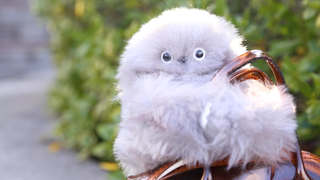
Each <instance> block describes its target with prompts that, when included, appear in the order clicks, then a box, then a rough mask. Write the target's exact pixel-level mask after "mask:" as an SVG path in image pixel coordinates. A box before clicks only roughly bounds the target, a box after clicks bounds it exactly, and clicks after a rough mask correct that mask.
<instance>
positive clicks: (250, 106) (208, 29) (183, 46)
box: [114, 8, 297, 175]
mask: <svg viewBox="0 0 320 180" xmlns="http://www.w3.org/2000/svg"><path fill="white" fill-rule="evenodd" d="M242 41H243V38H242V37H241V36H239V34H238V31H237V29H236V28H235V27H234V26H233V25H232V24H231V23H229V22H227V21H226V20H225V19H224V18H222V17H218V16H216V15H213V14H210V13H208V12H207V11H204V10H199V9H187V8H177V9H172V10H167V11H165V12H163V13H162V14H161V15H160V16H158V17H156V18H154V19H152V20H150V21H149V22H148V23H147V24H145V25H143V26H142V28H141V29H140V30H139V31H138V32H137V33H136V34H135V35H134V36H133V37H132V38H131V39H130V40H129V42H128V45H127V46H126V48H125V51H124V53H123V55H122V57H121V61H120V66H119V68H118V74H117V77H116V78H117V79H118V91H119V94H118V98H119V100H120V102H121V107H122V112H121V119H122V120H121V123H120V124H119V126H120V130H119V134H118V137H117V139H116V141H115V144H114V152H115V155H116V157H117V159H118V160H119V162H120V165H121V167H122V168H123V169H124V172H125V174H126V175H136V174H139V173H142V172H145V171H148V170H151V169H153V168H155V167H157V166H159V165H161V164H163V163H166V162H169V161H173V160H183V161H184V162H185V163H187V164H189V165H194V164H195V163H200V164H203V165H209V164H211V163H212V162H213V161H216V160H221V159H223V158H226V157H229V165H230V166H232V165H234V164H236V163H237V162H238V161H239V160H243V161H244V162H245V163H246V162H249V161H252V160H254V161H256V162H261V163H264V164H268V165H271V164H275V163H279V162H281V161H284V159H286V158H289V156H290V154H289V152H290V151H293V150H294V144H295V142H296V135H295V129H296V127H297V125H296V122H295V112H294V109H295V106H294V103H293V99H292V97H291V96H290V95H289V94H288V93H287V92H286V90H285V88H284V87H277V86H272V87H265V86H263V85H262V84H261V83H259V82H253V81H245V82H243V83H240V84H234V85H233V84H230V83H229V81H228V79H227V78H226V77H220V78H215V79H214V80H212V81H211V78H212V77H213V76H214V75H215V74H216V73H217V71H218V70H219V69H220V68H221V67H222V66H224V65H226V63H228V62H229V61H231V60H232V59H233V58H235V57H237V56H238V55H241V54H243V53H245V52H246V48H245V47H244V46H243V44H242Z"/></svg>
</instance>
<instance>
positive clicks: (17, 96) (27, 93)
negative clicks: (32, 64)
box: [0, 68, 106, 180]
mask: <svg viewBox="0 0 320 180" xmlns="http://www.w3.org/2000/svg"><path fill="white" fill-rule="evenodd" d="M53 76H54V73H53V70H52V69H51V68H45V69H41V70H37V71H33V72H28V73H24V74H19V75H15V76H13V77H10V78H5V79H1V80H0V180H106V172H105V171H103V170H101V169H100V168H99V167H98V163H96V162H93V161H91V160H85V161H79V160H78V159H77V155H76V152H74V151H71V150H61V151H59V152H57V153H51V152H50V151H49V150H48V143H44V142H43V141H41V139H42V138H43V137H44V136H46V135H47V134H49V133H51V131H52V129H53V127H54V125H55V122H56V121H55V120H54V118H53V116H52V114H50V113H49V112H48V110H47V109H46V91H47V89H48V87H49V85H50V83H51V82H52V80H53Z"/></svg>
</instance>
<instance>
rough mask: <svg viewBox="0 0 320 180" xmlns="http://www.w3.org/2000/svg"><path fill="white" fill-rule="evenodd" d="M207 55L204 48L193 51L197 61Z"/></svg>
mask: <svg viewBox="0 0 320 180" xmlns="http://www.w3.org/2000/svg"><path fill="white" fill-rule="evenodd" d="M205 57H206V53H205V51H204V50H203V49H202V48H196V49H195V50H194V51H193V58H194V59H195V60H197V61H202V60H203V59H204V58H205Z"/></svg>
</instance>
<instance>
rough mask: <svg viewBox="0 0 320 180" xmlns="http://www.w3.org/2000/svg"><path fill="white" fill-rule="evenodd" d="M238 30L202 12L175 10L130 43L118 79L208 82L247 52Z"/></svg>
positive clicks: (220, 18)
mask: <svg viewBox="0 0 320 180" xmlns="http://www.w3.org/2000/svg"><path fill="white" fill-rule="evenodd" d="M242 41H243V38H242V37H240V36H239V34H238V32H237V29H236V28H235V27H234V26H233V25H232V24H231V23H229V22H227V21H226V20H225V19H224V18H222V17H218V16H216V15H212V14H210V13H208V12H207V11H204V10H199V9H187V8H177V9H172V10H167V11H165V12H163V13H162V14H161V15H160V16H158V17H157V18H154V19H152V20H151V21H149V22H148V23H147V24H145V25H143V26H142V28H141V29H140V30H139V31H138V32H137V33H136V34H135V35H134V36H133V37H132V38H131V39H130V40H129V42H128V45H127V47H126V48H125V52H124V53H123V55H122V59H121V62H120V67H119V74H118V76H117V77H118V79H119V80H120V86H121V84H122V83H125V84H126V83H130V82H132V80H133V79H132V78H136V77H139V75H141V74H158V73H165V74H168V75H172V76H174V77H177V78H179V79H182V80H199V81H209V80H210V79H211V78H212V76H213V75H214V74H215V73H216V72H217V71H218V70H219V69H220V68H221V67H222V66H223V65H225V64H226V63H227V62H229V61H230V60H232V59H233V58H235V57H236V56H238V55H240V54H243V53H244V52H245V51H246V48H245V47H244V46H243V45H242Z"/></svg>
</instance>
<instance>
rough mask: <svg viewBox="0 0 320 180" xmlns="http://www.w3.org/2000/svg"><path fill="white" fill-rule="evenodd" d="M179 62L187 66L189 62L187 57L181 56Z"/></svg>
mask: <svg viewBox="0 0 320 180" xmlns="http://www.w3.org/2000/svg"><path fill="white" fill-rule="evenodd" d="M178 61H179V62H181V63H183V64H185V63H186V62H187V57H186V56H181V57H180V58H179V59H178Z"/></svg>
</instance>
